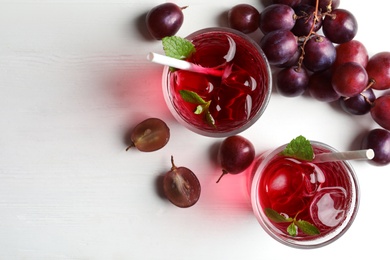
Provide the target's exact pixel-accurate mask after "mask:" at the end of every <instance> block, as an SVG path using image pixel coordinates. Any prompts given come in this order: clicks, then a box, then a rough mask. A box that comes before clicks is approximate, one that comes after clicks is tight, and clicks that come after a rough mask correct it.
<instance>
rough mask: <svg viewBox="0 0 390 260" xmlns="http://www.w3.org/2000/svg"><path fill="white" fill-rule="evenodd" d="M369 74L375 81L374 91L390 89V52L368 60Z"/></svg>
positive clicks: (376, 55)
mask: <svg viewBox="0 0 390 260" xmlns="http://www.w3.org/2000/svg"><path fill="white" fill-rule="evenodd" d="M367 73H368V76H369V78H370V79H373V80H374V81H375V84H374V85H373V86H372V88H373V89H377V90H385V89H389V88H390V52H379V53H377V54H375V55H374V56H372V57H371V58H370V59H369V60H368V64H367Z"/></svg>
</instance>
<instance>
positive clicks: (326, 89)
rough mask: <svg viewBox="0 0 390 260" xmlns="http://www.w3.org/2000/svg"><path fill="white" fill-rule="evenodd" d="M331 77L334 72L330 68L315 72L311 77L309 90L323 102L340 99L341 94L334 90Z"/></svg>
mask: <svg viewBox="0 0 390 260" xmlns="http://www.w3.org/2000/svg"><path fill="white" fill-rule="evenodd" d="M331 77H332V73H331V71H330V70H325V71H320V72H314V73H313V74H312V75H311V76H310V78H309V86H308V90H309V93H310V95H311V96H312V97H313V98H315V99H316V100H318V101H322V102H333V101H336V100H338V99H339V98H340V95H339V94H338V93H337V92H336V91H334V89H333V87H332V81H331Z"/></svg>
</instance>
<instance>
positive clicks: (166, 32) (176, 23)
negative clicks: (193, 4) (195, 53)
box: [146, 3, 184, 40]
mask: <svg viewBox="0 0 390 260" xmlns="http://www.w3.org/2000/svg"><path fill="white" fill-rule="evenodd" d="M182 9H184V8H181V7H179V6H177V5H176V4H174V3H164V4H161V5H158V6H155V7H153V8H152V9H151V10H150V11H149V12H148V13H147V15H146V26H147V28H148V30H149V32H150V34H151V35H152V36H153V37H154V38H156V39H157V40H161V39H162V38H164V37H166V36H172V35H175V34H176V33H177V32H178V31H179V29H180V27H181V26H182V24H183V20H184V15H183V12H182Z"/></svg>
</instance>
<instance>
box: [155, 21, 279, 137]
mask: <svg viewBox="0 0 390 260" xmlns="http://www.w3.org/2000/svg"><path fill="white" fill-rule="evenodd" d="M186 39H187V40H189V41H190V42H191V43H192V44H193V45H194V47H195V52H194V53H192V54H191V56H189V57H188V58H186V61H188V62H190V63H192V64H196V66H199V67H201V68H202V70H201V73H199V72H194V71H189V70H183V69H172V68H171V67H169V66H165V68H164V72H163V84H162V85H163V93H164V98H165V101H166V103H167V105H168V108H169V110H170V111H171V113H172V114H173V116H174V117H175V118H176V119H177V120H178V121H179V122H180V123H181V124H182V125H184V126H185V127H187V128H188V129H190V130H192V131H193V132H195V133H198V134H201V135H204V136H210V137H226V136H229V135H233V134H237V133H239V132H242V131H244V130H245V129H247V128H248V127H250V126H251V125H253V124H254V123H255V122H256V121H257V120H258V119H259V118H260V116H261V115H262V114H263V112H264V111H265V109H266V107H267V105H268V102H269V99H270V96H271V90H272V83H271V70H270V67H269V64H268V61H267V59H266V57H265V55H264V53H263V51H262V50H261V48H260V47H259V45H258V44H257V43H256V42H255V41H254V40H253V39H251V38H250V37H249V36H247V35H245V34H243V33H241V32H239V31H236V30H233V29H229V28H206V29H202V30H199V31H196V32H194V33H192V34H191V35H189V36H188V37H186ZM228 53H229V54H228ZM227 56H230V57H227Z"/></svg>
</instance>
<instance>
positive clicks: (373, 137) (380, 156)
mask: <svg viewBox="0 0 390 260" xmlns="http://www.w3.org/2000/svg"><path fill="white" fill-rule="evenodd" d="M361 146H362V149H372V150H374V153H375V156H374V158H373V159H372V161H374V162H376V163H377V164H379V165H386V164H389V163H390V132H389V131H387V130H385V129H381V128H377V129H373V130H371V131H369V132H368V133H367V134H366V135H365V137H364V139H363V142H362V145H361Z"/></svg>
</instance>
